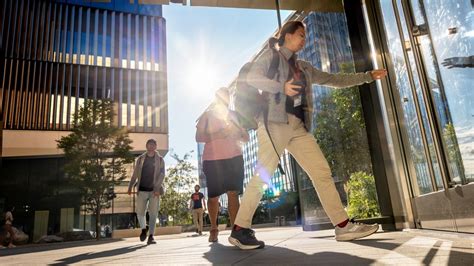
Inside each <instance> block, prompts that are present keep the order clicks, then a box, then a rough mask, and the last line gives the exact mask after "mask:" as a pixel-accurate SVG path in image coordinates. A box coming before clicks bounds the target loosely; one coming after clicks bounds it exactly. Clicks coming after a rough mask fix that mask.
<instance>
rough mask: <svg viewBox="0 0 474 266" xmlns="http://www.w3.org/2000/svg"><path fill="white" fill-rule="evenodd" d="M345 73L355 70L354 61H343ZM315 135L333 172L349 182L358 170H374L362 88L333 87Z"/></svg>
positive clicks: (322, 102)
mask: <svg viewBox="0 0 474 266" xmlns="http://www.w3.org/2000/svg"><path fill="white" fill-rule="evenodd" d="M340 68H341V72H346V73H351V72H353V65H352V64H341V66H340ZM316 124H317V126H316V129H315V130H314V136H315V138H316V139H317V140H318V143H319V145H320V147H321V150H322V151H323V152H324V155H325V156H326V159H327V160H328V162H329V165H330V167H331V170H332V173H333V174H334V175H335V176H337V177H339V178H340V179H341V180H344V181H347V180H348V179H349V177H350V175H351V174H352V173H355V172H357V171H365V172H368V173H371V172H372V165H371V159H370V152H369V145H368V141H367V134H366V130H365V121H364V117H363V111H362V105H361V103H360V94H359V89H358V87H352V88H345V89H333V90H331V91H330V93H329V94H328V95H327V96H326V97H324V98H322V100H321V111H318V113H317V116H316Z"/></svg>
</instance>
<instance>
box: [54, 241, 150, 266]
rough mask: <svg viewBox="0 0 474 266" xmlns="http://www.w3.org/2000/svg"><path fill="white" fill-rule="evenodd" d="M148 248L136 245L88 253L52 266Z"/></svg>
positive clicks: (57, 262)
mask: <svg viewBox="0 0 474 266" xmlns="http://www.w3.org/2000/svg"><path fill="white" fill-rule="evenodd" d="M146 246H147V245H144V244H141V245H134V246H131V247H123V248H117V249H111V250H105V251H101V252H96V253H90V252H87V253H83V254H79V255H75V256H72V257H68V258H63V259H60V260H57V261H56V262H55V263H52V264H50V265H68V264H73V263H80V262H81V261H84V260H93V259H99V258H107V257H112V256H119V255H123V254H127V253H130V252H134V251H136V250H139V249H142V248H144V247H146Z"/></svg>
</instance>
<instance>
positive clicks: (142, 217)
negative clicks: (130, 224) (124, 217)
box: [135, 191, 160, 235]
mask: <svg viewBox="0 0 474 266" xmlns="http://www.w3.org/2000/svg"><path fill="white" fill-rule="evenodd" d="M136 201H137V202H136V210H135V211H136V213H137V218H138V222H139V223H140V227H141V228H142V229H145V228H146V210H147V209H148V214H149V215H150V219H149V220H148V224H149V225H150V235H154V233H155V227H156V217H157V216H158V210H159V209H160V197H155V195H154V194H153V191H138V194H137V198H136Z"/></svg>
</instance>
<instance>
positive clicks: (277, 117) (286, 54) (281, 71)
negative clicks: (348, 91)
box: [247, 47, 373, 129]
mask: <svg viewBox="0 0 474 266" xmlns="http://www.w3.org/2000/svg"><path fill="white" fill-rule="evenodd" d="M279 55H280V63H279V67H278V72H277V73H278V74H277V75H275V78H274V79H273V80H271V79H268V78H267V77H266V75H267V72H268V69H269V68H270V63H271V61H272V57H273V55H272V51H271V50H270V49H267V50H266V51H264V52H263V54H262V55H261V56H260V57H259V58H258V59H257V60H256V61H255V62H254V63H253V64H252V67H251V68H250V71H249V73H248V75H247V83H248V84H249V85H251V86H252V87H254V88H258V89H260V90H262V91H265V92H269V93H270V95H271V94H277V93H280V101H279V102H277V101H276V100H275V97H269V98H270V99H269V106H268V109H269V110H268V121H270V122H275V123H288V115H287V113H286V106H285V103H286V95H285V92H284V87H285V82H286V81H287V78H288V72H289V71H290V66H289V64H288V59H289V58H290V57H291V56H296V55H294V54H293V52H291V51H290V50H288V49H286V48H285V47H282V48H280V53H279ZM296 63H297V64H298V66H299V68H300V69H301V70H302V71H303V73H304V75H305V77H306V90H305V94H306V96H305V101H304V102H303V103H302V104H303V108H304V111H305V123H306V128H307V129H310V128H311V125H312V119H313V116H312V113H313V91H312V86H311V85H312V84H318V85H323V86H329V87H334V88H347V87H352V86H356V85H361V84H364V83H369V82H372V81H373V79H372V77H371V75H370V73H354V74H345V73H338V74H330V73H326V72H323V71H320V70H318V69H316V68H314V67H313V66H312V65H311V64H310V63H309V62H306V61H302V60H296Z"/></svg>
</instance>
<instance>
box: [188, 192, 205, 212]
mask: <svg viewBox="0 0 474 266" xmlns="http://www.w3.org/2000/svg"><path fill="white" fill-rule="evenodd" d="M202 198H204V194H202V193H201V192H196V193H193V194H192V195H191V200H192V201H193V209H202V201H201V200H202Z"/></svg>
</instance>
